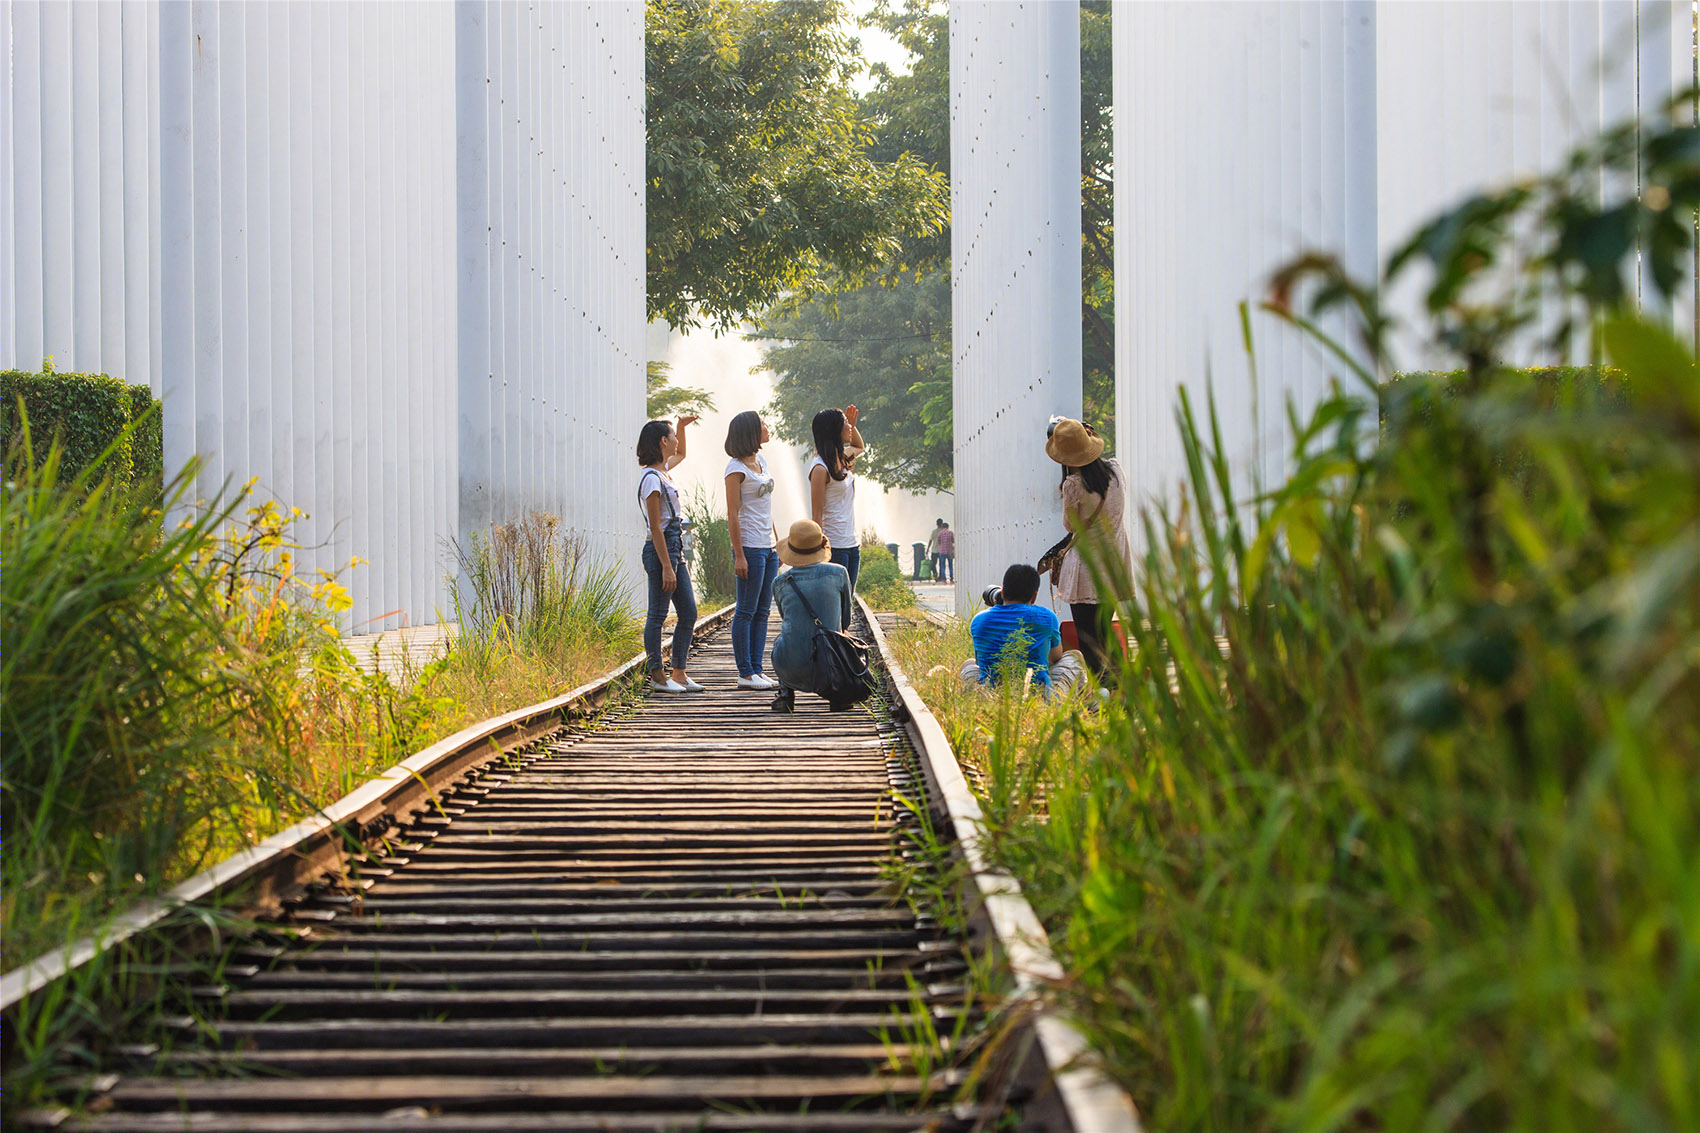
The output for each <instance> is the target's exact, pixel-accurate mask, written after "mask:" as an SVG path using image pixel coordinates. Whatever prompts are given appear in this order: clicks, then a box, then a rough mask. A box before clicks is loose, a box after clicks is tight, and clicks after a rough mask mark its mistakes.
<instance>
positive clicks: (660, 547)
mask: <svg viewBox="0 0 1700 1133" xmlns="http://www.w3.org/2000/svg"><path fill="white" fill-rule="evenodd" d="M696 419H697V418H696V416H695V415H694V414H692V415H690V416H686V417H681V418H679V422H678V428H677V430H675V428H674V427H673V426H672V425H669V424H668V423H667V422H665V421H651V422H649V423H648V424H647V425H645V426H644V427H643V431H642V432H641V433H639V434H638V443H637V458H638V463H639V464H641V465H643V471H642V472H641V473H639V474H638V507H639V508H641V509H642V511H643V520H644V525H645V527H646V528H647V529H648V531H649V538H648V539H647V540H645V542H644V544H643V570H644V573H645V574H647V575H648V576H649V616H648V617H647V618H645V619H644V623H643V651H644V653H645V654H647V655H648V658H649V687H650V688H652V689H654V690H655V691H656V692H701V691H702V690H703V686H702V685H700V684H698V683H697V682H695V681H693V680H691V678H690V677H689V676H688V675H687V674H686V672H685V664H686V661H687V660H688V659H689V657H690V653H691V631H692V630H694V629H695V628H696V624H697V600H696V596H695V595H694V594H693V593H692V592H691V575H690V572H689V571H687V570H686V569H685V542H684V530H683V527H682V525H681V524H680V522H679V489H678V488H677V487H676V486H674V484H673V477H672V476H671V475H670V473H671V471H672V470H673V469H674V468H676V467H677V466H678V465H679V463H680V462H681V461H683V460H684V459H685V426H687V425H689V424H691V423H692V422H694V421H695V420H696ZM669 596H671V599H672V603H673V612H674V613H676V614H677V615H678V616H679V622H678V625H676V626H674V628H673V673H672V676H670V677H669V676H668V675H667V674H666V673H664V672H663V671H662V668H661V623H662V622H663V621H665V620H666V618H667V603H668V599H669Z"/></svg>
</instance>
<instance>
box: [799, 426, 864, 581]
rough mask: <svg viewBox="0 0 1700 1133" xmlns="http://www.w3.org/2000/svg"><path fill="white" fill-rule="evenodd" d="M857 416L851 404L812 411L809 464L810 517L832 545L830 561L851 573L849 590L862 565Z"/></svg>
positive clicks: (860, 439)
mask: <svg viewBox="0 0 1700 1133" xmlns="http://www.w3.org/2000/svg"><path fill="white" fill-rule="evenodd" d="M856 417H857V413H856V407H855V406H854V405H846V406H845V407H844V408H843V410H837V409H823V410H821V411H820V412H819V413H816V414H815V419H814V422H813V430H814V437H815V455H814V456H813V457H811V458H810V460H809V468H808V476H809V518H811V519H813V520H814V521H815V522H816V523H818V524H820V529H821V531H822V532H823V533H824V534H825V535H826V540H827V542H828V543H829V544H831V545H832V561H833V562H835V563H837V564H838V565H839V566H841V567H843V568H844V569H845V570H846V571H848V572H849V573H850V590H851V593H854V592H855V590H856V575H857V574H859V573H860V572H861V569H862V541H861V539H860V538H859V537H858V536H857V534H856V476H855V474H854V473H853V472H851V470H850V469H851V466H852V465H853V464H855V462H856V458H857V457H858V456H861V455H862V453H863V452H865V451H866V450H867V446H866V445H864V444H863V443H862V434H861V433H859V432H857V430H856Z"/></svg>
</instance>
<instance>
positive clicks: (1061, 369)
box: [950, 0, 1121, 611]
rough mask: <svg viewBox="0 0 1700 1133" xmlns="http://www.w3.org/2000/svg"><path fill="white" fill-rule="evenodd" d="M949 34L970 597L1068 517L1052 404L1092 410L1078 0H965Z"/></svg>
mask: <svg viewBox="0 0 1700 1133" xmlns="http://www.w3.org/2000/svg"><path fill="white" fill-rule="evenodd" d="M1120 17H1121V13H1120V11H1118V13H1117V18H1118V19H1119V18H1120ZM950 45H951V49H950V70H951V84H950V85H951V216H952V222H951V265H952V273H953V274H952V298H951V306H952V319H953V335H954V340H955V341H954V346H953V354H954V379H955V380H954V387H955V391H954V395H953V402H952V404H953V409H954V413H955V433H956V441H955V465H956V468H955V472H956V532H957V540H958V550H957V562H958V564H959V571H958V579H959V581H958V583H957V588H956V589H957V594H956V603H957V609H959V610H964V611H969V610H972V609H974V608H975V607H976V604H977V603H978V601H979V598H978V595H979V592H980V589H981V588H982V587H983V586H984V585H986V584H987V583H990V582H994V581H1001V580H1002V578H1003V572H1004V569H1005V568H1006V567H1008V566H1009V565H1010V564H1011V563H1014V562H1026V563H1032V562H1034V561H1036V560H1037V559H1038V557H1039V555H1040V554H1041V553H1042V552H1043V551H1044V550H1045V548H1046V547H1048V546H1049V545H1050V544H1051V543H1053V542H1055V541H1056V539H1057V537H1058V536H1059V535H1060V533H1061V532H1062V530H1063V525H1062V511H1061V503H1060V500H1059V497H1058V494H1057V483H1058V479H1059V473H1060V469H1059V468H1058V467H1057V465H1055V464H1053V463H1051V462H1050V461H1049V460H1048V459H1047V458H1046V457H1045V452H1044V443H1045V425H1046V422H1047V420H1048V419H1049V417H1050V416H1051V415H1052V414H1061V415H1065V416H1069V417H1078V416H1080V412H1081V408H1080V407H1081V392H1080V390H1081V387H1080V366H1081V359H1080V333H1081V332H1080V319H1081V312H1080V13H1079V9H1078V8H1077V6H1076V5H1073V4H1007V3H988V2H980V0H964V2H958V3H953V4H952V5H951V8H950Z"/></svg>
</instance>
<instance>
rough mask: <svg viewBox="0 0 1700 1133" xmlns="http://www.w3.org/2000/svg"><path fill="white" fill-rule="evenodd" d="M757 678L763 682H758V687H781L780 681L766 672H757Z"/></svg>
mask: <svg viewBox="0 0 1700 1133" xmlns="http://www.w3.org/2000/svg"><path fill="white" fill-rule="evenodd" d="M756 680H758V681H760V682H761V683H760V684H758V685H757V686H756V687H757V688H778V687H779V682H778V681H776V680H774V679H773V678H772V677H770V676H768V675H767V674H766V673H757V674H756Z"/></svg>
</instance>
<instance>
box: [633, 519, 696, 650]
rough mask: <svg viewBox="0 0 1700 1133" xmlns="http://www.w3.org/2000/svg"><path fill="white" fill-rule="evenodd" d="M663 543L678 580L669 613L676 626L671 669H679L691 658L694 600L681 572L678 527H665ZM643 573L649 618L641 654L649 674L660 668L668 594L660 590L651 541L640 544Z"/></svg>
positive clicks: (682, 553)
mask: <svg viewBox="0 0 1700 1133" xmlns="http://www.w3.org/2000/svg"><path fill="white" fill-rule="evenodd" d="M661 534H662V537H663V538H664V539H665V540H666V541H667V557H668V558H669V559H672V560H673V576H674V577H675V578H677V579H678V580H679V583H678V585H677V586H675V587H674V588H673V594H672V599H671V600H672V603H673V612H674V613H676V614H678V615H679V624H678V625H677V626H675V627H674V628H673V667H674V668H675V669H683V668H684V667H685V662H686V661H687V660H688V659H689V658H690V655H691V631H692V630H694V629H695V628H696V624H697V600H696V595H695V594H694V593H692V591H691V573H690V571H688V570H686V569H685V548H684V541H683V539H682V538H681V537H680V535H679V525H678V524H677V523H669V524H668V525H667V526H666V527H665V528H663V529H662V532H661ZM643 570H644V573H645V574H647V575H649V616H648V617H647V618H645V619H644V621H643V651H644V653H646V654H648V656H649V671H650V672H652V673H653V672H655V671H656V670H657V669H659V668H661V623H662V622H663V621H665V620H666V618H667V603H668V600H669V599H668V594H667V592H666V591H665V590H663V589H661V558H660V556H658V555H657V554H656V553H655V543H654V541H653V540H648V539H646V540H644V544H643Z"/></svg>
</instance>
